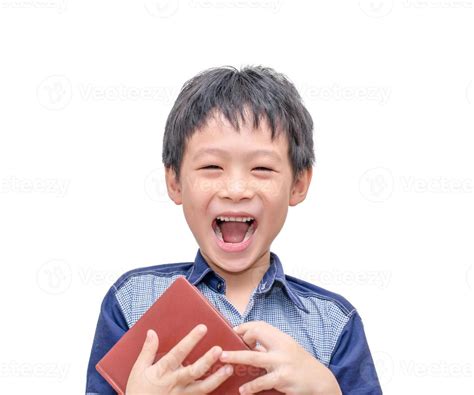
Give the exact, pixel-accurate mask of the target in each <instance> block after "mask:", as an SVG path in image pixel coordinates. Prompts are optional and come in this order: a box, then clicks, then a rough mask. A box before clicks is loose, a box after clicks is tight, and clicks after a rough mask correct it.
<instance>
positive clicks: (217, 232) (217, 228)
mask: <svg viewBox="0 0 474 395" xmlns="http://www.w3.org/2000/svg"><path fill="white" fill-rule="evenodd" d="M215 232H216V235H217V237H218V238H219V240H220V241H224V238H223V237H222V233H221V229H220V228H219V227H218V226H216V229H215Z"/></svg>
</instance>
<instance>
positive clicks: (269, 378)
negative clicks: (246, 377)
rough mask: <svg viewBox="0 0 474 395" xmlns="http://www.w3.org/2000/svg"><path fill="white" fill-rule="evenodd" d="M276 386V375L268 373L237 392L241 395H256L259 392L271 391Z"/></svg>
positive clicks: (241, 387)
mask: <svg viewBox="0 0 474 395" xmlns="http://www.w3.org/2000/svg"><path fill="white" fill-rule="evenodd" d="M277 384H278V379H277V375H276V373H275V372H270V373H267V374H264V375H263V376H260V377H257V378H256V379H255V380H252V381H249V382H248V383H246V384H244V385H242V386H240V388H239V391H240V394H241V395H247V394H256V393H258V392H260V391H265V390H270V389H273V388H275V387H276V386H277Z"/></svg>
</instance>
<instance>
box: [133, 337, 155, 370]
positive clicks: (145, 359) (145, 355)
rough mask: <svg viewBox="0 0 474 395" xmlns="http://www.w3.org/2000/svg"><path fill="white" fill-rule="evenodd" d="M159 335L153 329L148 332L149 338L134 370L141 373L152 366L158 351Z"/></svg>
mask: <svg viewBox="0 0 474 395" xmlns="http://www.w3.org/2000/svg"><path fill="white" fill-rule="evenodd" d="M158 343H159V340H158V335H157V334H156V332H155V331H154V330H153V329H149V330H148V331H147V337H146V339H145V342H144V343H143V346H142V349H141V351H140V354H139V355H138V358H137V360H136V361H135V364H134V365H133V368H132V369H137V370H139V371H142V370H144V369H145V368H147V367H149V366H151V365H152V364H153V361H154V360H155V356H156V352H157V350H158Z"/></svg>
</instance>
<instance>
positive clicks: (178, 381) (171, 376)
mask: <svg viewBox="0 0 474 395" xmlns="http://www.w3.org/2000/svg"><path fill="white" fill-rule="evenodd" d="M206 332H207V327H206V326H205V325H203V324H201V325H197V326H196V327H195V328H193V329H192V330H191V331H190V332H189V333H188V334H187V335H186V336H185V337H184V338H183V339H181V341H180V342H179V343H178V344H176V345H175V346H174V347H173V348H172V349H171V350H170V351H169V352H168V353H167V354H166V355H164V356H163V357H162V358H161V359H159V360H158V361H157V362H156V363H155V364H153V361H154V359H155V356H156V352H157V351H158V344H159V341H158V336H157V334H156V332H155V331H153V330H151V329H150V330H149V331H148V333H147V339H146V340H145V343H144V344H143V348H142V350H141V352H140V355H139V356H138V358H137V360H136V362H135V364H134V365H133V368H132V370H131V372H130V376H129V378H128V382H127V389H126V391H125V393H126V395H165V394H166V395H168V394H169V395H172V394H176V395H177V394H180V395H185V394H189V395H200V394H208V393H210V392H212V391H214V390H215V389H216V388H217V387H219V385H221V384H222V383H223V382H224V381H225V380H226V379H227V378H229V377H230V376H231V374H232V365H224V366H222V367H221V368H220V369H218V370H217V371H216V372H214V373H212V374H211V375H209V376H208V377H206V379H204V380H198V379H199V377H201V376H202V375H203V374H204V373H206V372H207V371H208V370H209V369H210V368H211V366H212V365H213V364H214V363H215V362H216V361H217V360H218V359H219V356H220V354H221V352H222V349H221V348H220V347H219V346H215V347H212V348H211V349H210V350H209V351H207V352H206V353H205V354H204V355H203V356H202V357H201V358H199V359H198V360H197V361H195V362H194V363H193V364H192V365H188V366H183V365H182V362H183V360H184V359H185V358H186V356H187V355H188V354H189V353H190V352H191V350H192V349H193V348H194V347H195V345H196V344H197V343H198V342H199V341H200V340H201V339H202V338H203V337H204V335H205V333H206Z"/></svg>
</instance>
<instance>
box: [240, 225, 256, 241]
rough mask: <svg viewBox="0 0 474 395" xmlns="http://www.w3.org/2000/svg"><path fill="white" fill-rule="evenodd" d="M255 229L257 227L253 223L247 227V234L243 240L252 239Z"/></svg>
mask: <svg viewBox="0 0 474 395" xmlns="http://www.w3.org/2000/svg"><path fill="white" fill-rule="evenodd" d="M254 231H255V228H254V226H253V224H252V225H250V226H249V228H248V229H247V233H246V234H245V236H244V239H243V240H242V241H247V240H248V239H250V236H252V234H253V232H254Z"/></svg>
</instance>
